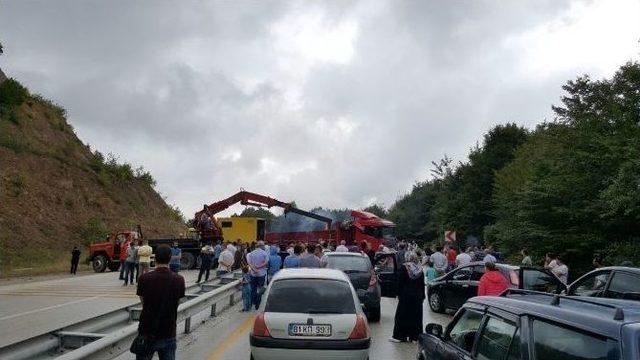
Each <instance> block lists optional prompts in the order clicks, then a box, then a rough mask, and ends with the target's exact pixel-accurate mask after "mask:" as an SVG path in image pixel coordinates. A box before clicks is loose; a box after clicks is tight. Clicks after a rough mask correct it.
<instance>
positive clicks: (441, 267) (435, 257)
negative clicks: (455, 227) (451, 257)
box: [431, 246, 448, 276]
mask: <svg viewBox="0 0 640 360" xmlns="http://www.w3.org/2000/svg"><path fill="white" fill-rule="evenodd" d="M431 262H432V263H433V268H434V269H436V274H437V275H438V276H442V275H444V274H445V273H446V272H447V265H448V262H447V257H446V256H444V254H443V253H442V246H439V247H438V250H437V251H436V252H434V253H433V254H432V255H431Z"/></svg>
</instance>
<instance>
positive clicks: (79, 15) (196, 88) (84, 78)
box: [0, 0, 640, 215]
mask: <svg viewBox="0 0 640 360" xmlns="http://www.w3.org/2000/svg"><path fill="white" fill-rule="evenodd" d="M610 4H611V3H610V2H609V3H605V2H602V1H599V2H598V1H596V2H569V1H557V0H548V1H535V2H523V1H517V2H516V1H510V2H504V1H474V2H458V1H451V2H439V1H433V2H427V1H405V2H398V1H392V2H391V1H390V2H384V1H352V2H346V1H331V2H284V1H278V2H249V1H246V2H215V3H203V2H184V1H183V2H158V1H153V2H152V1H137V2H129V1H119V2H101V1H83V2H78V1H56V2H47V1H42V2H36V1H29V2H24V1H4V2H2V3H0V41H2V42H3V44H4V45H5V52H6V54H5V55H4V56H3V58H0V61H2V62H0V66H2V68H3V69H4V70H5V72H6V73H8V74H10V75H11V76H14V77H16V78H18V79H20V80H21V81H23V82H24V83H26V84H27V85H28V86H29V88H30V89H32V90H33V91H35V92H41V93H43V94H45V95H46V96H47V97H50V98H52V99H54V100H55V101H56V102H59V103H61V104H64V106H65V107H66V108H67V110H68V113H69V116H70V121H71V122H72V124H73V125H74V127H75V128H76V129H77V130H78V133H79V135H80V137H81V138H82V139H83V140H84V141H87V142H89V143H90V144H91V145H92V147H93V148H96V149H99V150H100V151H102V152H113V153H115V154H116V155H118V156H119V157H120V158H121V159H122V160H126V161H129V162H132V163H133V164H134V165H138V164H144V166H145V167H146V168H148V169H150V170H151V171H152V172H153V174H154V175H155V177H156V178H157V180H158V188H159V190H160V191H162V193H163V194H165V195H166V196H167V197H168V200H169V201H170V202H174V203H176V204H177V205H179V206H180V207H181V208H182V210H183V211H184V212H185V214H186V215H190V214H191V213H192V212H193V211H194V210H195V209H197V208H198V207H199V206H200V205H201V204H202V203H205V202H211V201H213V200H215V199H219V198H221V197H223V196H227V195H229V194H231V193H233V192H235V191H237V190H238V189H239V188H240V187H244V188H246V189H250V190H254V191H258V192H264V193H266V194H270V195H272V196H275V197H278V198H281V199H283V200H294V199H295V200H296V201H297V202H298V204H300V205H301V206H303V207H312V206H318V205H320V206H330V207H360V206H364V205H367V204H368V203H370V202H383V203H385V204H387V205H389V204H391V203H392V202H393V200H394V199H395V198H396V197H397V196H398V195H399V194H401V193H403V192H404V191H406V190H407V189H409V187H410V186H411V184H412V183H413V182H414V181H415V180H418V179H424V178H425V176H426V174H427V172H428V167H429V163H430V161H431V160H436V159H438V158H439V157H441V156H443V155H444V154H445V153H447V154H450V155H453V156H454V157H456V158H458V159H461V158H462V157H463V156H464V154H465V152H466V151H467V150H468V148H469V147H471V146H473V145H474V144H475V143H476V141H477V140H478V139H480V137H481V135H482V133H483V132H484V131H485V130H487V129H488V128H489V127H490V126H492V125H494V124H496V123H504V122H507V121H514V122H518V123H520V124H523V125H527V126H533V125H534V124H536V123H537V122H540V121H542V120H543V119H544V118H545V117H547V118H548V117H549V116H551V114H550V105H551V104H552V103H556V102H557V99H558V98H559V96H560V93H561V89H560V86H561V84H562V83H563V82H564V81H566V80H567V79H570V78H573V77H575V76H576V75H578V74H580V73H581V72H584V71H590V72H593V73H595V74H596V75H599V74H607V73H610V72H611V71H613V69H615V66H614V65H615V64H617V63H618V62H622V61H624V60H627V58H625V56H627V54H628V53H629V51H628V50H629V49H631V50H633V48H634V46H635V43H634V42H633V41H626V40H628V39H629V37H628V36H627V37H626V38H625V39H618V40H619V41H620V42H622V41H623V40H625V42H624V45H622V46H620V47H616V48H611V49H607V51H606V54H607V55H606V57H602V56H593V57H590V55H593V54H595V52H589V51H590V50H589V47H588V46H582V47H578V48H577V49H571V50H570V51H569V50H567V51H564V50H563V47H562V46H563V45H566V41H567V39H569V40H572V39H575V40H576V43H577V44H582V43H584V42H585V39H584V38H582V37H581V32H580V31H581V29H583V28H585V27H586V28H589V26H588V25H590V24H597V25H600V24H601V22H602V23H603V24H607V21H609V22H611V21H612V20H611V19H615V24H617V26H607V28H609V29H610V30H609V31H611V34H610V36H612V37H616V36H618V37H619V35H620V34H622V33H631V34H632V35H631V37H633V34H634V33H635V36H636V39H637V37H638V35H640V29H639V28H638V26H637V25H634V24H635V23H636V22H634V21H633V19H632V18H631V20H629V17H624V16H621V15H623V14H625V13H628V12H633V10H636V9H637V6H636V7H634V6H635V5H634V4H635V2H633V1H628V2H620V3H619V5H618V7H619V8H620V9H619V10H616V9H617V8H616V7H613V6H611V5H610ZM599 14H603V15H599ZM583 23H585V24H586V25H583ZM629 24H631V25H629ZM609 25H610V24H609ZM625 26H626V27H625ZM586 36H587V35H585V37H586ZM589 40H592V39H591V38H590V39H589ZM547 41H548V42H550V44H551V45H550V46H549V48H550V49H553V50H555V51H556V53H547V52H546V50H547V47H546V45H545V44H546V42H547ZM598 41H600V42H599V43H598ZM627 42H629V43H628V44H627ZM602 44H606V42H605V41H604V40H598V39H595V43H594V44H593V46H598V45H602ZM558 49H560V50H559V51H558ZM631 53H633V51H631ZM573 56H574V57H575V58H572V57H573ZM568 58H569V59H572V60H571V61H568V60H567V59H568ZM572 61H575V63H576V65H575V66H566V65H565V64H567V62H568V63H569V64H571V62H572ZM612 64H613V65H612Z"/></svg>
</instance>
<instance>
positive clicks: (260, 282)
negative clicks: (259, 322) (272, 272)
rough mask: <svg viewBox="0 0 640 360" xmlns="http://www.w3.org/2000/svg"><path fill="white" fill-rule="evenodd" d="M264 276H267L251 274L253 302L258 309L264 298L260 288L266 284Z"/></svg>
mask: <svg viewBox="0 0 640 360" xmlns="http://www.w3.org/2000/svg"><path fill="white" fill-rule="evenodd" d="M264 278H265V276H251V302H252V303H253V306H255V308H256V310H258V307H260V300H262V294H261V293H260V291H258V290H259V289H260V288H261V287H262V286H264Z"/></svg>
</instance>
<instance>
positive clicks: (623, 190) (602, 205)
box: [389, 62, 640, 270]
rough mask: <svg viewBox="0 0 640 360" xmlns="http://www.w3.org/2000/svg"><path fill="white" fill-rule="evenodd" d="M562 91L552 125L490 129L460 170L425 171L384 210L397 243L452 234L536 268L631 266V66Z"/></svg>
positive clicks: (635, 67) (636, 157)
mask: <svg viewBox="0 0 640 360" xmlns="http://www.w3.org/2000/svg"><path fill="white" fill-rule="evenodd" d="M563 89H564V91H565V95H564V96H563V97H562V99H561V104H559V105H558V106H554V107H553V111H554V112H555V115H556V117H555V119H554V120H553V121H549V122H545V123H542V124H540V125H539V126H537V127H536V128H535V129H534V130H527V129H524V128H521V127H518V126H516V125H514V124H507V125H499V126H496V127H494V128H493V129H491V130H490V131H489V132H488V133H487V134H485V135H484V136H483V139H482V143H481V144H480V145H478V146H476V147H475V148H473V149H471V151H470V154H469V157H468V159H467V160H466V161H464V162H461V163H458V164H454V163H453V162H452V161H451V160H450V159H448V158H447V157H445V158H444V159H442V160H441V161H439V162H434V164H433V165H434V166H433V170H432V174H433V177H432V178H431V179H429V180H427V181H424V182H419V183H417V184H415V185H414V187H413V189H412V190H411V192H410V193H408V194H407V195H405V196H403V197H402V198H400V199H399V200H398V201H397V202H396V203H395V204H393V205H392V206H391V207H390V209H389V217H390V218H391V220H393V221H395V222H396V224H397V225H398V232H399V234H398V235H399V236H400V237H405V238H415V239H419V240H422V241H425V242H430V241H434V240H435V241H440V242H442V241H443V239H442V237H443V232H444V230H456V231H457V232H458V239H466V238H467V237H468V236H472V237H476V238H478V239H479V240H481V241H483V242H484V243H485V244H491V245H495V246H497V247H498V248H499V250H501V251H503V252H505V253H507V254H512V255H513V254H517V253H518V252H519V250H520V249H522V248H527V249H528V250H529V251H530V252H531V253H532V255H533V256H534V257H535V258H536V259H537V260H538V261H540V260H542V258H543V256H544V254H545V253H546V252H555V253H562V254H564V255H565V256H566V257H567V261H569V262H570V263H571V264H572V265H573V267H574V268H575V269H577V270H586V269H588V268H589V267H590V266H591V260H592V258H593V255H594V253H601V254H602V255H603V256H604V257H605V259H606V261H607V262H608V263H609V264H619V263H620V262H621V261H623V260H630V261H632V262H633V263H634V264H635V265H640V253H639V252H638V251H637V250H635V249H638V245H640V126H639V122H640V105H639V104H640V64H639V63H637V62H630V63H627V64H625V65H624V66H622V67H621V68H620V69H619V70H618V71H617V72H616V74H615V75H614V76H613V77H612V78H611V79H602V80H593V79H591V78H590V77H589V76H586V75H585V76H582V77H579V78H577V79H576V80H572V81H569V82H567V84H566V85H564V86H563ZM632 250H633V251H632Z"/></svg>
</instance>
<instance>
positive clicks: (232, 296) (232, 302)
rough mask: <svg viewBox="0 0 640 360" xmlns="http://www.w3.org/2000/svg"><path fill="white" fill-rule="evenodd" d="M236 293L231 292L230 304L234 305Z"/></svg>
mask: <svg viewBox="0 0 640 360" xmlns="http://www.w3.org/2000/svg"><path fill="white" fill-rule="evenodd" d="M234 298H235V294H231V295H230V296H229V306H233V304H234V303H235V299H234Z"/></svg>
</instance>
